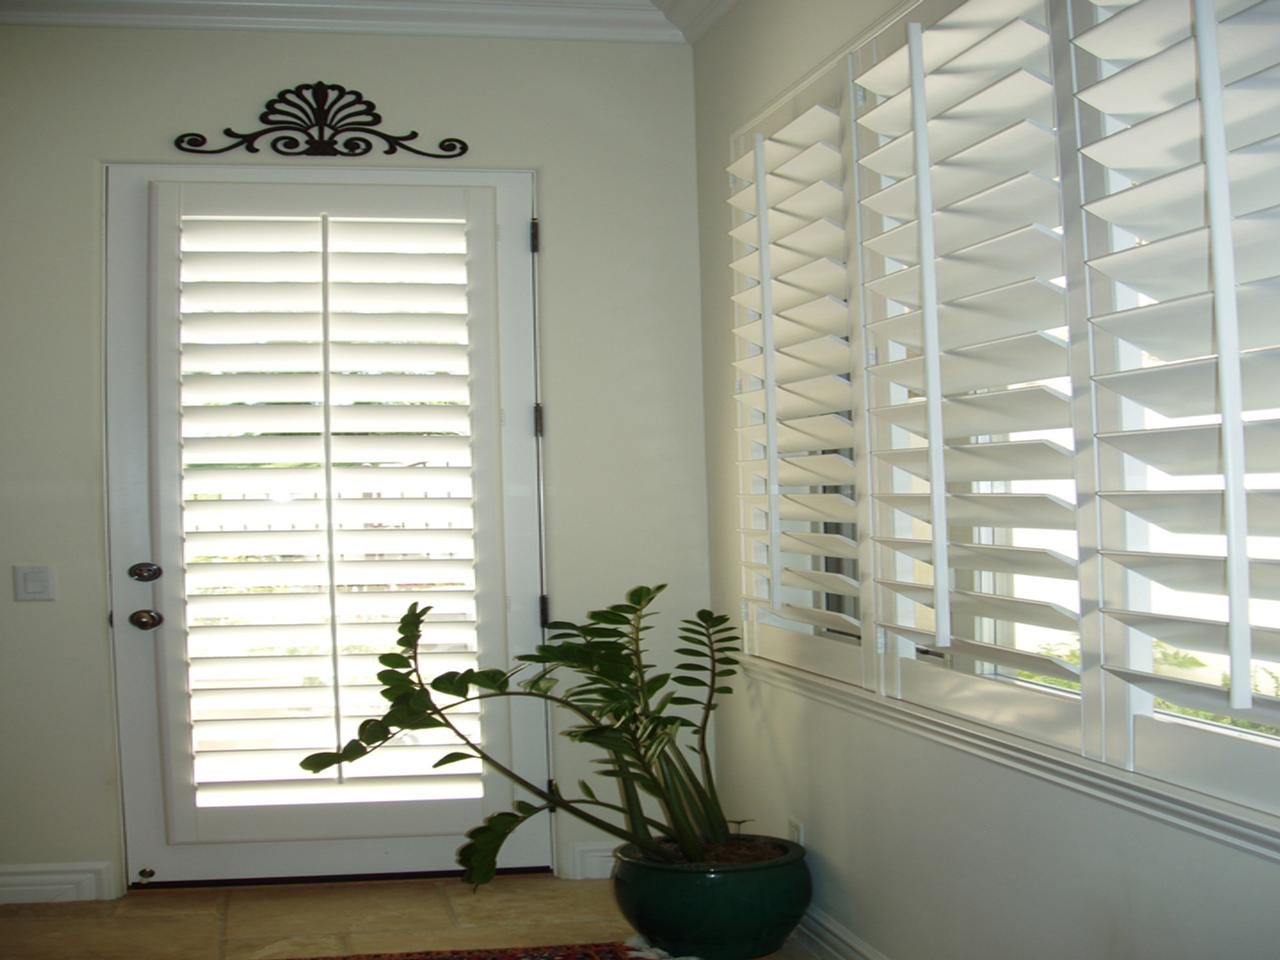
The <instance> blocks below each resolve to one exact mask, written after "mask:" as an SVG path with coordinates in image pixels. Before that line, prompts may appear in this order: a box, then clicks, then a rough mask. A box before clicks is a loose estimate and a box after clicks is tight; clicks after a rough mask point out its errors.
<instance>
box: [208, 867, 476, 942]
mask: <svg viewBox="0 0 1280 960" xmlns="http://www.w3.org/2000/svg"><path fill="white" fill-rule="evenodd" d="M452 925H453V915H452V914H451V913H450V911H449V906H448V902H447V900H446V898H445V894H444V892H443V890H442V889H441V883H440V882H439V881H412V880H410V881H394V882H386V883H361V884H350V885H342V884H305V885H297V886H294V885H288V886H278V887H237V888H235V889H233V890H231V892H230V894H229V896H228V898H227V926H226V936H227V937H228V938H231V939H243V938H249V937H272V936H276V937H286V936H316V935H321V934H338V933H346V932H349V931H360V932H366V931H378V930H397V929H404V928H406V927H407V928H410V929H418V930H436V929H441V928H448V927H451V926H452Z"/></svg>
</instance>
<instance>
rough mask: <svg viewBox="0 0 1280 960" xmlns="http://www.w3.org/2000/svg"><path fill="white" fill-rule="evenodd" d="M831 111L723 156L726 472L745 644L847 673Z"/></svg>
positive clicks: (851, 482)
mask: <svg viewBox="0 0 1280 960" xmlns="http://www.w3.org/2000/svg"><path fill="white" fill-rule="evenodd" d="M844 129H847V124H846V122H845V121H843V120H842V115H841V111H840V110H839V109H834V108H831V107H829V106H827V105H825V104H822V103H819V104H816V105H814V106H811V107H809V108H808V109H806V110H804V111H803V112H800V114H799V115H798V116H795V117H794V118H793V119H790V120H788V121H787V122H785V124H783V125H782V126H781V127H780V128H779V129H778V130H777V131H776V132H775V133H773V134H772V135H770V136H767V137H766V136H763V135H760V136H757V137H756V138H755V141H754V143H753V144H752V145H751V146H752V149H751V150H750V152H748V153H744V154H743V155H742V156H741V157H740V158H739V159H738V160H736V161H735V162H734V163H733V164H732V165H731V166H730V167H729V172H730V173H731V174H732V176H733V177H734V180H735V183H736V185H737V190H736V191H735V193H734V195H733V196H732V197H731V199H730V203H731V204H732V206H733V207H734V209H735V210H736V211H738V219H739V220H740V222H739V223H738V225H737V226H736V227H735V228H734V229H733V231H732V237H733V239H734V240H735V241H736V242H737V248H738V250H739V252H740V254H741V255H740V256H739V258H738V259H737V260H735V261H734V263H733V264H732V267H733V270H734V271H735V273H736V274H737V276H738V278H739V286H740V290H739V292H738V293H736V294H735V295H734V297H733V300H734V302H735V304H736V305H737V314H738V321H737V324H736V326H735V329H734V333H735V334H736V336H737V338H738V341H739V357H740V359H739V360H738V361H737V363H736V364H735V366H736V368H737V379H738V393H737V400H738V402H739V406H740V417H739V422H740V424H741V426H740V428H739V443H738V446H739V456H740V459H739V471H740V477H739V484H740V490H741V498H740V507H741V536H742V557H743V567H742V570H743V576H744V590H743V592H744V596H745V597H746V598H747V602H748V607H749V622H750V623H751V624H752V625H753V626H752V630H751V637H752V641H753V645H754V652H756V653H757V654H758V655H760V656H765V657H768V658H771V659H776V660H780V661H782V662H785V663H791V664H793V665H796V666H800V667H803V668H805V669H809V670H817V671H818V672H822V673H825V674H827V675H830V676H836V677H840V678H842V679H847V680H850V681H851V682H859V678H860V672H859V664H860V661H859V659H858V658H857V657H856V656H851V655H850V654H851V653H852V652H853V651H852V650H851V648H850V646H849V644H851V643H857V642H858V641H859V638H860V636H861V624H860V613H859V610H858V595H859V589H860V584H859V580H858V572H857V561H858V549H859V548H858V541H857V528H856V522H857V505H856V499H855V497H856V493H855V472H856V469H857V467H856V460H857V459H858V457H859V456H860V454H857V453H855V451H857V450H858V449H859V448H860V447H861V446H862V444H861V442H860V440H859V437H858V431H859V429H860V428H859V426H858V423H857V420H856V417H857V414H858V409H857V408H858V407H859V406H860V403H859V402H858V401H855V390H857V389H860V387H859V386H858V384H857V382H856V381H857V378H856V376H855V372H854V371H855V370H858V369H860V366H861V351H860V346H859V344H858V341H857V340H856V339H855V338H853V337H851V335H850V316H849V306H848V286H849V280H848V264H847V252H846V251H847V244H848V240H847V236H846V231H845V225H844V224H845V212H846V205H845V200H844V180H845V169H846V160H845V151H844V150H843V148H842V139H843V138H842V130H844Z"/></svg>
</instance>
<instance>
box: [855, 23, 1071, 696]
mask: <svg viewBox="0 0 1280 960" xmlns="http://www.w3.org/2000/svg"><path fill="white" fill-rule="evenodd" d="M911 29H912V28H909V33H910V30H911ZM914 29H915V30H919V28H914ZM1050 46H1051V45H1050V39H1049V34H1048V30H1047V24H1046V10H1045V7H1044V4H1043V3H1040V2H1025V0H1021V2H1020V0H989V2H971V3H968V4H965V5H964V6H963V7H961V8H960V9H959V10H957V11H955V12H954V13H953V14H952V15H950V16H948V17H946V18H944V19H943V20H941V21H939V23H938V24H936V25H934V26H933V27H930V28H928V29H924V30H922V31H919V32H918V33H916V34H915V35H914V36H911V37H909V42H908V45H907V46H905V47H903V48H902V49H899V50H897V51H895V52H894V53H892V54H891V55H889V56H888V57H886V58H885V59H884V60H882V61H881V62H880V63H878V64H876V65H875V66H873V67H871V68H870V69H868V70H865V71H863V72H862V73H861V74H860V75H859V76H858V77H857V79H856V83H857V84H858V86H860V87H861V88H862V90H863V91H865V99H866V105H865V106H864V107H863V108H862V109H861V110H860V111H859V113H858V115H857V118H856V119H857V125H858V128H859V135H858V136H859V139H858V143H859V145H860V149H859V153H860V155H861V160H860V166H861V167H862V170H861V173H860V176H861V177H862V183H863V184H864V188H863V190H862V193H863V199H862V202H861V204H860V211H859V216H860V217H861V223H862V233H863V235H864V237H865V240H864V242H863V252H864V257H863V268H864V275H865V282H864V290H865V294H866V303H867V310H868V313H867V316H866V325H867V326H866V330H867V336H868V345H869V354H870V355H871V356H872V358H873V359H872V362H871V365H870V367H869V369H868V375H869V378H870V386H871V396H872V401H871V402H872V407H871V410H870V412H869V415H870V426H871V437H872V454H871V457H872V477H873V479H872V484H873V495H874V504H875V510H876V537H875V542H876V545H877V550H878V553H877V561H878V565H877V593H876V597H877V601H878V603H877V624H878V626H880V627H882V628H883V629H884V630H885V631H886V632H887V633H888V634H889V635H890V636H891V637H894V638H897V639H898V640H899V641H900V642H901V643H900V646H899V650H900V651H901V653H902V654H903V655H905V656H907V657H914V656H915V650H916V648H933V649H936V650H937V652H938V653H941V654H944V655H945V658H946V659H948V660H950V661H951V662H952V665H953V666H954V667H955V668H956V669H962V668H963V669H965V670H968V671H970V672H974V673H978V674H996V675H1002V676H1005V677H1014V676H1018V677H1022V678H1024V679H1029V680H1043V679H1045V678H1048V679H1049V681H1050V682H1052V683H1054V684H1055V685H1057V686H1064V685H1065V686H1075V685H1076V679H1077V674H1078V668H1077V667H1076V666H1075V665H1074V664H1075V663H1078V656H1079V655H1078V649H1079V639H1078V638H1079V632H1078V611H1079V595H1078V587H1077V585H1076V576H1077V572H1076V555H1077V547H1076V537H1075V520H1074V516H1073V511H1074V504H1075V497H1076V494H1075V483H1074V463H1073V441H1072V438H1071V411H1070V399H1069V393H1070V388H1069V381H1068V376H1069V367H1068V350H1067V340H1066V323H1067V321H1066V314H1065V301H1064V294H1063V282H1064V281H1063V275H1064V274H1065V272H1066V268H1065V265H1064V253H1063V244H1062V236H1061V219H1060V218H1061V212H1060V209H1061V198H1060V185H1059V181H1058V176H1057V153H1056V150H1057V148H1056V141H1055V132H1054V130H1055V128H1054V91H1053V84H1052V76H1053V73H1052V67H1051V63H1050ZM913 72H914V74H915V76H914V82H913ZM917 138H922V140H923V141H924V142H923V143H918V142H917ZM922 202H923V203H926V204H928V205H929V208H928V210H927V212H928V215H929V220H928V221H927V222H926V225H927V226H928V227H929V229H928V230H927V231H922V229H921V223H920V218H919V210H920V209H921V203H922ZM922 258H927V259H922ZM926 268H927V269H926ZM931 406H933V408H934V409H932V410H931V409H930V408H931ZM939 471H940V474H939ZM943 517H945V520H942V519H941V518H943ZM935 538H936V539H935ZM940 562H942V563H945V568H939V566H938V564H939V563H940ZM940 608H941V609H940ZM923 662H924V663H926V664H933V663H937V662H940V661H939V660H938V658H936V657H929V658H925V659H924V661H923ZM905 695H907V693H905V692H904V696H905Z"/></svg>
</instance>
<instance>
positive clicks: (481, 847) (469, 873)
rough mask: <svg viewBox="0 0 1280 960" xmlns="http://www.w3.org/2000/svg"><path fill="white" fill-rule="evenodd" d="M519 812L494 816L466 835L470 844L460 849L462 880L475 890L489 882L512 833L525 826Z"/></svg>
mask: <svg viewBox="0 0 1280 960" xmlns="http://www.w3.org/2000/svg"><path fill="white" fill-rule="evenodd" d="M526 819H527V818H526V817H522V816H520V815H519V814H517V813H506V812H503V813H495V814H493V815H492V816H490V817H488V818H487V819H486V820H485V821H484V823H482V824H480V826H478V827H474V828H473V829H471V830H469V831H468V832H467V842H466V843H464V844H463V845H462V846H461V847H460V848H459V849H458V866H460V867H462V879H463V880H465V881H466V882H467V883H469V884H471V885H472V886H473V887H478V886H480V884H482V883H488V882H489V881H490V880H492V879H493V877H494V874H496V873H497V871H498V853H499V851H501V850H502V845H503V844H504V843H505V842H506V840H507V837H509V836H510V835H511V831H512V830H514V829H515V828H516V827H518V826H520V824H522V823H524V821H525V820H526Z"/></svg>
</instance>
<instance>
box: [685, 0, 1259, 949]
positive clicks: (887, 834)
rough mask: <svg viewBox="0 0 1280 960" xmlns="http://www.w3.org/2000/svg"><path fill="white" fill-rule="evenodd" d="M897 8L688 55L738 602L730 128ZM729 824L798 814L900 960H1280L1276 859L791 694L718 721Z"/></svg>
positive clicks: (779, 11) (753, 699)
mask: <svg viewBox="0 0 1280 960" xmlns="http://www.w3.org/2000/svg"><path fill="white" fill-rule="evenodd" d="M895 6H896V4H894V3H891V2H890V0H866V2H861V3H849V2H837V0H830V2H828V0H806V2H795V3H792V2H788V3H779V2H777V0H739V2H738V3H737V4H736V6H735V7H734V8H733V9H732V10H731V11H730V13H729V14H728V16H727V17H726V18H725V19H724V20H722V21H721V22H719V23H718V24H717V25H716V26H715V27H713V28H712V29H711V31H710V32H709V33H708V34H707V35H706V36H704V37H703V38H702V39H701V40H700V41H699V42H698V43H697V44H696V46H695V50H694V77H695V87H696V97H697V121H698V189H699V203H700V207H699V225H700V231H701V241H700V242H701V250H702V262H703V277H702V296H703V325H704V328H703V355H704V364H705V366H704V371H703V378H704V390H705V394H706V410H707V415H706V428H707V442H708V456H709V462H708V481H709V490H710V498H709V501H710V502H709V510H710V517H711V550H712V554H711V556H712V601H713V603H714V604H715V605H716V606H717V607H720V608H730V609H732V608H734V606H735V603H736V598H737V596H738V593H739V586H738V578H737V574H736V570H735V563H736V558H737V537H736V529H737V511H736V506H735V503H734V498H735V495H736V490H737V486H736V484H737V478H736V474H735V470H734V458H735V445H734V440H733V427H734V424H735V423H736V413H735V410H734V406H733V402H732V401H731V400H729V399H728V398H729V397H730V395H731V393H732V389H733V376H732V370H731V367H730V363H731V361H732V359H733V344H732V342H731V341H732V340H733V338H732V336H731V335H730V333H729V330H730V327H731V325H732V322H733V321H732V313H731V310H730V304H729V299H728V298H729V294H730V292H731V281H730V273H729V270H728V269H727V267H726V266H725V264H726V263H727V262H728V260H729V256H730V252H731V251H730V244H729V241H728V238H727V237H726V231H727V230H728V229H729V227H730V217H729V210H728V207H727V206H726V204H725V198H726V193H727V177H726V175H725V173H724V167H725V165H726V163H727V162H728V161H729V160H730V159H731V157H730V153H729V141H730V137H731V135H732V134H733V132H734V131H735V130H737V129H738V128H740V127H741V126H743V125H744V124H746V123H748V122H749V121H751V120H753V119H754V118H755V117H756V116H757V115H759V114H760V113H761V112H762V111H763V110H764V109H765V108H766V107H768V106H770V105H771V104H772V102H773V101H774V100H775V99H777V98H779V97H780V96H781V95H782V94H784V93H785V92H786V91H787V90H788V88H790V87H791V86H793V85H794V84H795V83H796V82H797V81H798V80H800V79H801V78H802V77H804V76H805V75H806V74H808V73H809V72H810V71H811V70H813V69H814V68H816V67H817V66H819V65H820V64H821V63H822V62H823V61H824V60H826V59H827V58H828V57H829V56H830V55H831V54H833V53H835V52H838V51H839V50H841V49H842V48H843V47H845V46H846V45H848V44H850V43H851V42H852V41H854V40H855V39H856V38H857V37H858V36H859V35H860V34H861V33H862V32H863V31H864V30H865V29H866V28H867V27H868V26H869V25H870V24H871V23H872V22H873V21H874V20H876V19H877V18H879V17H881V16H883V15H884V14H886V12H888V11H889V10H890V9H891V8H893V7H895ZM718 733H719V746H720V757H719V760H720V765H721V774H722V782H721V795H722V796H725V797H728V798H731V800H730V804H729V805H730V811H729V813H730V816H733V817H754V818H755V821H754V822H753V824H752V826H753V828H757V829H759V830H760V831H761V832H769V833H776V834H782V835H785V834H786V830H787V821H788V819H791V820H795V821H797V822H799V823H802V824H803V825H804V827H805V830H806V843H807V846H808V848H809V851H810V862H811V864H812V866H813V869H814V872H815V876H816V881H817V884H816V895H815V905H816V907H817V908H818V910H819V911H821V913H822V914H823V915H824V916H825V917H826V918H828V919H830V920H831V921H834V923H835V924H837V925H838V926H839V927H843V928H844V930H845V931H847V932H848V933H849V934H851V935H852V937H853V938H856V941H851V942H859V941H860V942H861V943H862V944H865V945H867V946H869V947H870V948H871V949H872V950H874V951H878V953H869V954H868V955H869V956H881V957H884V958H888V960H1026V958H1028V957H1036V958H1038V960H1057V958H1062V960H1067V958H1071V960H1081V958H1088V960H1104V958H1106V960H1146V958H1150V960H1157V958H1158V960H1183V958H1185V960H1192V958H1203V957H1231V958H1241V960H1244V958H1255V957H1257V958H1261V957H1274V956H1276V955H1277V952H1278V951H1280V946H1277V944H1280V916H1278V911H1276V910H1275V891H1276V890H1277V889H1280V867H1278V866H1277V865H1276V864H1275V863H1274V862H1273V861H1269V860H1265V859H1262V858H1259V857H1255V856H1253V855H1250V854H1248V853H1243V852H1240V851H1238V850H1236V849H1234V848H1231V847H1229V846H1226V845H1224V844H1222V843H1219V842H1216V841H1212V840H1209V839H1206V838H1203V837H1200V836H1197V835H1193V834H1191V833H1188V832H1184V831H1182V830H1179V829H1177V828H1175V827H1172V826H1168V825H1166V824H1163V823H1160V822H1158V821H1156V820H1153V819H1152V818H1151V817H1149V816H1146V815H1141V814H1137V813H1134V812H1130V811H1128V810H1125V809H1121V808H1120V807H1118V806H1114V805H1111V804H1108V803H1105V802H1102V801H1100V800H1097V799H1093V798H1091V797H1088V796H1085V795H1083V794H1082V793H1077V792H1073V791H1071V790H1068V789H1066V788H1063V787H1060V786H1057V785H1055V784H1051V783H1048V782H1046V781H1044V780H1041V779H1037V778H1034V777H1031V776H1028V775H1026V774H1024V773H1022V772H1020V771H1017V770H1012V769H1009V768H1008V767H1004V766H999V765H997V764H994V763H992V762H990V761H988V760H984V759H980V758H979V757H976V756H973V755H971V754H969V753H965V752H962V751H960V750H957V749H955V748H953V747H949V746H946V745H944V744H940V743H936V742H933V741H931V740H928V739H924V738H922V737H920V736H918V735H915V734H913V733H911V732H908V731H904V730H901V729H898V728H896V727H894V726H891V725H888V724H886V723H884V722H882V721H880V720H877V719H872V718H871V717H869V716H868V715H866V714H865V713H858V712H853V711H849V710H845V709H842V708H840V707H837V706H832V705H829V704H826V703H821V702H818V701H817V700H815V699H813V698H811V697H809V696H805V695H801V694H799V693H796V692H794V691H793V690H790V689H786V688H783V687H779V686H776V685H773V684H769V683H765V682H760V681H755V682H751V681H748V682H745V683H744V684H743V689H742V690H741V692H740V693H739V695H738V696H737V697H735V698H730V700H729V701H728V702H727V703H726V707H725V710H724V711H723V712H722V714H721V716H720V726H719V728H718Z"/></svg>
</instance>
